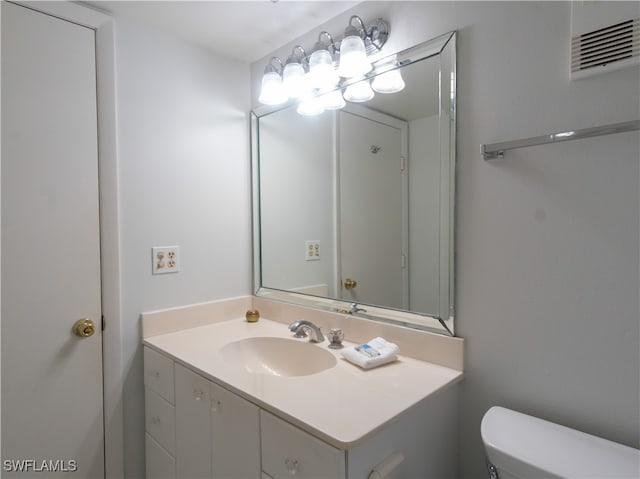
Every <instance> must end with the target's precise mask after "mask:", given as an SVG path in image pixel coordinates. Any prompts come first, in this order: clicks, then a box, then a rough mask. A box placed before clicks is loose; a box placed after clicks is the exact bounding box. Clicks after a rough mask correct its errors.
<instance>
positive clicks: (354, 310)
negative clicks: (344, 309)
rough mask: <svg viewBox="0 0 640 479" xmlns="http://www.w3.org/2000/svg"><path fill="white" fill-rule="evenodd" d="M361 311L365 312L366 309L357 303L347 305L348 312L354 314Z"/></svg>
mask: <svg viewBox="0 0 640 479" xmlns="http://www.w3.org/2000/svg"><path fill="white" fill-rule="evenodd" d="M361 311H362V312H363V313H366V312H367V310H366V309H364V308H358V303H351V304H350V305H349V314H355V313H359V312H361Z"/></svg>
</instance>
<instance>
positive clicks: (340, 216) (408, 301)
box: [252, 32, 456, 335]
mask: <svg viewBox="0 0 640 479" xmlns="http://www.w3.org/2000/svg"><path fill="white" fill-rule="evenodd" d="M397 64H398V65H399V67H398V71H399V72H400V73H401V75H402V77H403V79H404V82H405V85H406V86H405V88H404V89H403V90H402V91H399V92H396V93H393V94H380V93H378V94H376V95H375V97H374V98H373V99H371V100H369V101H367V102H363V103H349V102H348V103H347V106H346V107H345V108H343V109H341V110H334V111H325V112H324V113H322V114H320V115H317V116H302V115H299V114H298V113H297V112H296V107H295V105H288V106H285V107H280V108H278V109H274V108H270V109H268V108H264V107H263V108H260V109H257V110H256V111H254V112H253V115H252V143H253V145H252V147H253V148H252V156H253V194H254V250H255V254H254V272H255V286H256V294H257V295H258V296H264V297H269V298H272V299H276V300H281V301H286V302H292V303H296V304H301V305H304V306H310V307H314V308H321V309H324V310H329V311H334V312H335V311H338V312H343V313H345V314H353V315H357V316H359V317H364V318H368V319H373V320H381V321H388V322H393V323H397V324H401V325H405V326H409V327H414V328H419V329H426V330H430V331H434V332H440V333H444V334H450V335H453V333H454V325H453V321H454V249H453V246H454V189H455V155H456V149H455V143H456V142H455V133H456V122H455V118H456V115H455V109H456V89H455V87H456V71H455V68H456V35H455V32H452V33H448V34H446V35H443V36H440V37H438V38H435V39H433V40H430V41H428V42H425V43H423V44H420V45H416V46H415V47H412V48H410V49H407V50H405V51H403V52H400V53H397ZM371 76H373V75H370V77H371ZM370 77H369V78H368V79H367V81H368V80H369V79H370Z"/></svg>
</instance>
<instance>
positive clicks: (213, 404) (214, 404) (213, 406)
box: [211, 399, 222, 412]
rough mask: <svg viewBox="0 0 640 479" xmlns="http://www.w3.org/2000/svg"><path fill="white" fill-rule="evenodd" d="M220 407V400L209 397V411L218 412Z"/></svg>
mask: <svg viewBox="0 0 640 479" xmlns="http://www.w3.org/2000/svg"><path fill="white" fill-rule="evenodd" d="M221 409H222V401H218V400H217V399H211V412H220V410H221Z"/></svg>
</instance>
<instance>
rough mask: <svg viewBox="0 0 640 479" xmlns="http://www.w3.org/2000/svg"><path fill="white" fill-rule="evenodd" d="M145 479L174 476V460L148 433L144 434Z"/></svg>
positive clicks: (164, 478) (162, 478) (168, 478)
mask: <svg viewBox="0 0 640 479" xmlns="http://www.w3.org/2000/svg"><path fill="white" fill-rule="evenodd" d="M145 456H146V463H147V476H146V478H147V479H173V478H175V477H176V461H175V459H174V458H173V457H171V455H170V454H169V453H168V452H167V451H165V450H164V449H163V448H162V446H160V444H158V443H157V442H156V441H155V440H154V439H153V438H152V437H151V435H150V434H149V433H146V434H145Z"/></svg>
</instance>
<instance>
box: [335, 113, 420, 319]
mask: <svg viewBox="0 0 640 479" xmlns="http://www.w3.org/2000/svg"><path fill="white" fill-rule="evenodd" d="M338 122H339V130H338V131H339V141H338V162H339V166H338V172H339V179H338V182H339V202H338V204H339V207H338V219H339V228H340V230H339V231H340V234H339V248H338V249H337V251H338V254H339V256H340V257H339V270H338V273H339V278H338V284H339V285H340V286H339V287H340V293H339V296H340V298H341V299H344V300H347V301H354V302H357V303H367V304H379V305H385V306H387V307H391V308H398V309H407V308H408V303H409V292H408V264H407V238H408V225H407V216H408V213H407V206H408V200H407V198H408V192H407V175H406V168H405V161H406V151H407V124H406V122H404V121H400V120H396V119H395V118H392V117H389V116H387V115H383V114H380V113H378V112H375V111H372V110H367V109H365V108H358V109H357V114H352V113H348V112H345V111H341V112H339V117H338Z"/></svg>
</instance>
